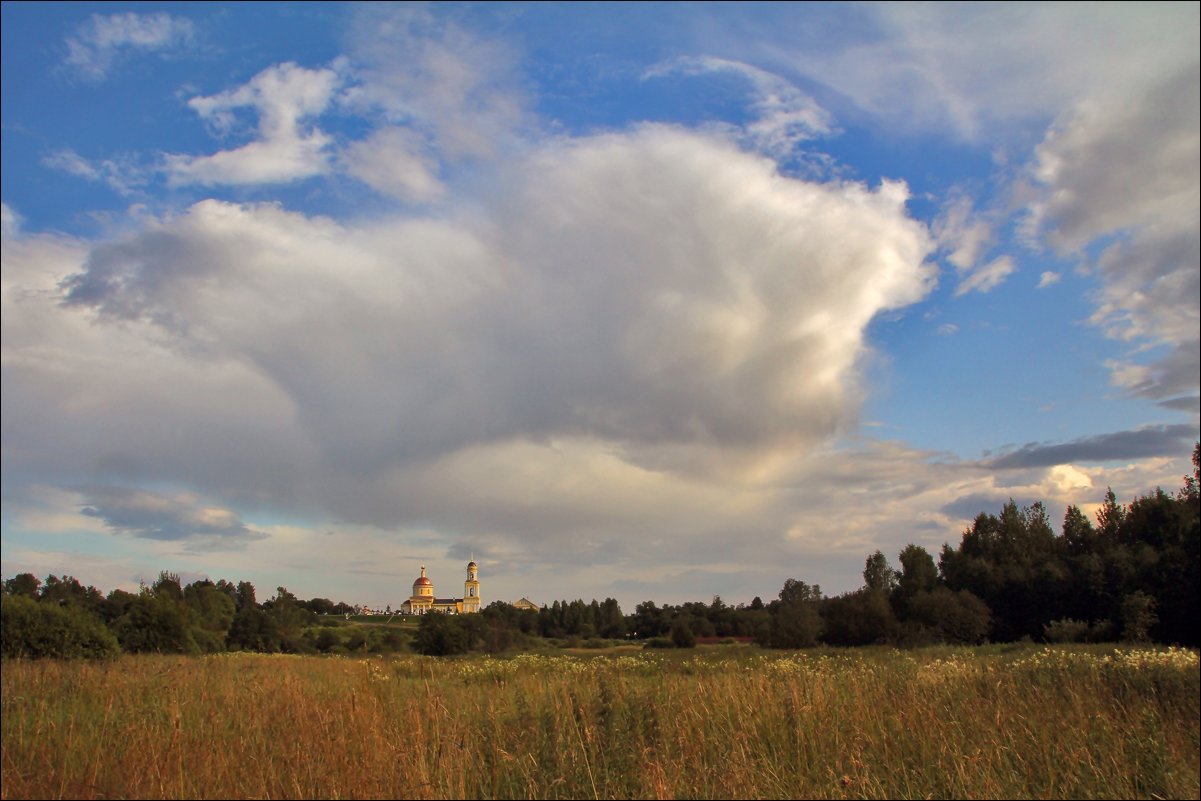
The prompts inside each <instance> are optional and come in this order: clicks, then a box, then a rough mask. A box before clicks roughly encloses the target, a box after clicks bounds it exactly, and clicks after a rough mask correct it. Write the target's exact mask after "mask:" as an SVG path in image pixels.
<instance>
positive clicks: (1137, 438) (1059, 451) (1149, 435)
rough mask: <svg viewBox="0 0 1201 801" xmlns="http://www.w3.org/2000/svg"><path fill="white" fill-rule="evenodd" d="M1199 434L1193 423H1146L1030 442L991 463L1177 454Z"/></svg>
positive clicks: (1018, 465) (1001, 465)
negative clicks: (1050, 441)
mask: <svg viewBox="0 0 1201 801" xmlns="http://www.w3.org/2000/svg"><path fill="white" fill-rule="evenodd" d="M1196 437H1197V430H1196V428H1195V427H1193V426H1190V425H1158V426H1145V427H1143V428H1139V429H1136V430H1134V431H1117V432H1114V433H1112V434H1099V435H1097V436H1093V437H1084V438H1082V439H1078V440H1074V441H1072V442H1065V443H1060V444H1055V445H1052V444H1045V443H1030V444H1027V445H1024V446H1022V447H1021V448H1018V449H1017V450H1015V451H1011V452H1009V453H1007V454H1005V455H1003V456H1000V457H997V458H995V459H991V460H990V461H989V462H988V466H989V467H990V468H993V469H997V470H1009V469H1013V468H1027V467H1052V466H1055V465H1063V464H1070V463H1074V462H1110V461H1129V460H1136V459H1146V458H1148V457H1154V456H1174V455H1177V454H1181V453H1185V452H1187V451H1188V450H1189V444H1190V442H1192V441H1193V440H1195V439H1196Z"/></svg>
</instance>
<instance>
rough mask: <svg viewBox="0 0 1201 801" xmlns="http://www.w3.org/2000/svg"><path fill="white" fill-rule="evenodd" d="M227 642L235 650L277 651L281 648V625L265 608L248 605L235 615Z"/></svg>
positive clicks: (269, 652) (270, 652)
mask: <svg viewBox="0 0 1201 801" xmlns="http://www.w3.org/2000/svg"><path fill="white" fill-rule="evenodd" d="M225 642H226V645H227V646H228V647H230V648H232V649H234V650H241V651H262V652H263V653H268V654H272V653H276V652H278V651H279V649H280V633H279V626H278V625H277V624H276V622H275V618H273V617H271V616H270V615H268V614H267V613H266V612H264V611H263V610H261V609H259V608H257V607H254V606H247V607H244V608H242V609H240V610H238V613H237V614H236V615H234V619H233V622H232V623H231V624H230V627H229V634H228V635H226V638H225Z"/></svg>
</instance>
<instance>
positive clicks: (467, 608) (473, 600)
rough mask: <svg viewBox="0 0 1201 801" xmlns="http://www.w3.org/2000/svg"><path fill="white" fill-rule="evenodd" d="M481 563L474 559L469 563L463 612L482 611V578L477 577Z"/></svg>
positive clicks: (464, 589)
mask: <svg viewBox="0 0 1201 801" xmlns="http://www.w3.org/2000/svg"><path fill="white" fill-rule="evenodd" d="M477 571H479V565H477V564H476V563H475V559H472V560H471V561H470V562H468V563H467V580H466V581H464V582H463V614H465V615H469V614H474V613H476V612H478V611H480V580H479V578H477V577H476V573H477Z"/></svg>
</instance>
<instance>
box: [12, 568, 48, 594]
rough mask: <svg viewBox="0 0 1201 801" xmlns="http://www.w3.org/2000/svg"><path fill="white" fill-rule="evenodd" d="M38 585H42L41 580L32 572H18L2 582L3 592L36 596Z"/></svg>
mask: <svg viewBox="0 0 1201 801" xmlns="http://www.w3.org/2000/svg"><path fill="white" fill-rule="evenodd" d="M40 586H42V582H41V580H40V579H38V578H37V577H36V576H34V575H33V574H32V573H18V574H17V575H15V576H13V577H12V578H10V579H8V580H7V581H5V582H4V594H5V595H23V596H25V597H26V598H37V597H38V587H40Z"/></svg>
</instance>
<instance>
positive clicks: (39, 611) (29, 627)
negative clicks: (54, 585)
mask: <svg viewBox="0 0 1201 801" xmlns="http://www.w3.org/2000/svg"><path fill="white" fill-rule="evenodd" d="M120 653H121V648H120V646H118V645H117V638H116V637H114V636H113V634H112V632H111V631H109V630H108V629H107V628H105V626H104V623H102V622H101V621H100V619H99V618H97V617H95V616H94V615H92V614H91V613H89V612H86V611H84V610H82V609H79V608H77V607H63V606H59V605H58V604H53V603H49V604H43V603H38V602H37V601H34V600H32V599H30V598H26V597H24V596H6V597H4V598H3V599H0V654H2V655H3V656H5V657H19V658H25V659H42V658H57V659H80V658H82V659H101V658H110V657H116V656H117V655H119V654H120Z"/></svg>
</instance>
